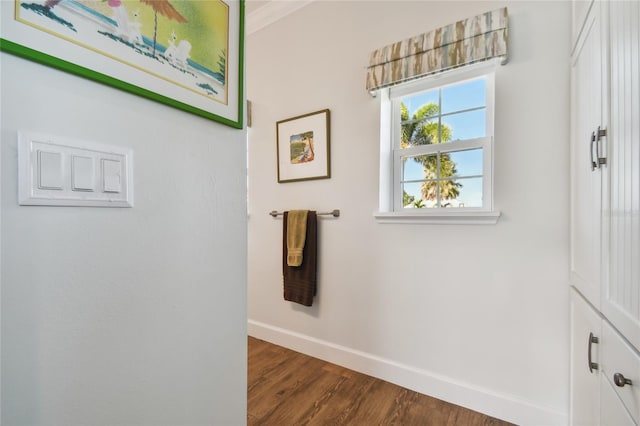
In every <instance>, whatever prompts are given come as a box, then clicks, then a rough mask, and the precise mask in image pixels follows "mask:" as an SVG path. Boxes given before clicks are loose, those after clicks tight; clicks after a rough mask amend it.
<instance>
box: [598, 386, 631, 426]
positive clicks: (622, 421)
mask: <svg viewBox="0 0 640 426" xmlns="http://www.w3.org/2000/svg"><path fill="white" fill-rule="evenodd" d="M600 387H601V391H600V393H601V395H602V413H601V415H602V417H601V422H600V424H601V425H602V426H636V423H635V422H634V421H633V419H632V418H631V415H630V414H629V413H628V412H627V409H626V408H625V407H624V405H623V404H622V401H620V399H619V398H618V396H617V395H616V393H615V391H614V390H613V386H611V383H609V381H608V380H607V379H606V378H605V377H604V376H602V379H601V380H600Z"/></svg>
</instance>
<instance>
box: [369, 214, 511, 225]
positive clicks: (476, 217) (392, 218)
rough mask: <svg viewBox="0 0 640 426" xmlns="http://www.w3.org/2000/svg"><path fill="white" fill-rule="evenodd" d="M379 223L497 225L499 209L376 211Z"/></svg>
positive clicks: (375, 215)
mask: <svg viewBox="0 0 640 426" xmlns="http://www.w3.org/2000/svg"><path fill="white" fill-rule="evenodd" d="M374 217H375V218H376V220H377V222H378V223H408V224H439V225H495V224H496V223H498V218H499V217H500V212H499V211H491V212H483V211H459V212H454V211H447V212H446V213H438V212H424V213H414V212H376V213H374Z"/></svg>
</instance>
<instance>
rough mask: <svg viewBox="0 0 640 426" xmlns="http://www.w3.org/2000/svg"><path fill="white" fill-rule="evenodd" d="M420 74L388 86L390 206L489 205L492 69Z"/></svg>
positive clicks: (397, 208) (429, 208)
mask: <svg viewBox="0 0 640 426" xmlns="http://www.w3.org/2000/svg"><path fill="white" fill-rule="evenodd" d="M424 80H425V81H427V82H428V83H426V84H423V85H420V83H417V84H416V83H414V84H413V85H411V87H410V88H409V89H407V88H404V89H400V90H397V91H396V93H395V94H394V91H393V89H392V91H391V96H390V100H391V108H392V123H393V124H392V129H393V134H394V136H393V175H394V182H393V209H394V211H398V212H401V211H409V210H408V209H413V210H411V211H414V212H418V211H419V210H415V209H424V210H420V211H423V212H425V213H427V212H428V211H433V210H438V211H442V210H443V209H451V208H454V209H456V210H461V209H463V210H484V211H490V210H491V168H492V165H491V160H492V154H491V145H492V134H491V133H492V131H493V74H492V73H490V74H481V75H480V76H479V77H473V78H471V79H467V80H464V81H460V79H458V80H457V81H456V80H453V81H451V82H449V84H445V83H443V84H440V85H438V86H435V87H434V82H433V79H429V78H427V79H424ZM429 83H431V87H429Z"/></svg>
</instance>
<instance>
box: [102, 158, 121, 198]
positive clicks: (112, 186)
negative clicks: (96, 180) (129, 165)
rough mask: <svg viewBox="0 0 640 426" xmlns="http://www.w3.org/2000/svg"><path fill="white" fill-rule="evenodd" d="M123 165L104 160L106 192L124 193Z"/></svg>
mask: <svg viewBox="0 0 640 426" xmlns="http://www.w3.org/2000/svg"><path fill="white" fill-rule="evenodd" d="M121 174H122V173H121V163H120V161H117V160H107V159H104V158H103V159H102V190H103V191H104V192H116V193H117V192H120V191H122V182H121Z"/></svg>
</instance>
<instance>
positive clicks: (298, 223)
mask: <svg viewBox="0 0 640 426" xmlns="http://www.w3.org/2000/svg"><path fill="white" fill-rule="evenodd" d="M308 212H309V211H308V210H291V211H290V212H289V214H288V215H287V222H286V223H287V265H289V266H300V265H302V253H303V251H304V242H305V238H306V235H307V214H308Z"/></svg>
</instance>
